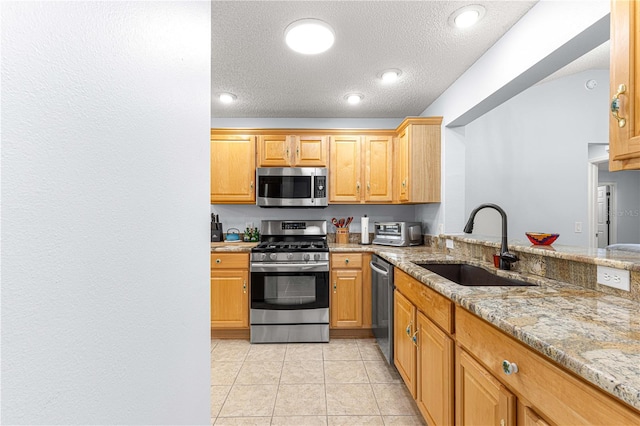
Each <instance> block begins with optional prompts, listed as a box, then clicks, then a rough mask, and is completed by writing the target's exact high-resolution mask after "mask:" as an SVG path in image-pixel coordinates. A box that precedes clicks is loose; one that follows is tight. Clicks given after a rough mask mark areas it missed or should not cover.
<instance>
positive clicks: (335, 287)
mask: <svg viewBox="0 0 640 426" xmlns="http://www.w3.org/2000/svg"><path fill="white" fill-rule="evenodd" d="M337 290H338V285H337V283H336V282H335V281H334V282H333V292H334V293H336V292H337Z"/></svg>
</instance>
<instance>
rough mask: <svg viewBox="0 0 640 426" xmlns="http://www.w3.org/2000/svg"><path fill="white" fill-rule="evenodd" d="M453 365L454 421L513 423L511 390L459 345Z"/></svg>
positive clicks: (459, 422)
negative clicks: (454, 366) (454, 391)
mask: <svg viewBox="0 0 640 426" xmlns="http://www.w3.org/2000/svg"><path fill="white" fill-rule="evenodd" d="M456 368H457V370H456V424H458V425H499V426H515V417H516V416H515V413H516V406H515V404H516V399H515V396H514V395H513V394H512V393H511V392H509V391H508V390H507V389H506V388H505V387H504V386H503V385H502V384H501V383H500V382H499V381H498V380H497V379H496V378H495V377H493V376H492V375H491V374H490V373H489V372H488V371H487V370H486V369H485V368H484V367H482V366H481V365H480V364H479V363H478V362H476V361H475V360H474V359H473V358H471V356H470V355H468V354H467V353H466V352H465V351H464V350H462V349H460V348H459V350H458V351H457V354H456Z"/></svg>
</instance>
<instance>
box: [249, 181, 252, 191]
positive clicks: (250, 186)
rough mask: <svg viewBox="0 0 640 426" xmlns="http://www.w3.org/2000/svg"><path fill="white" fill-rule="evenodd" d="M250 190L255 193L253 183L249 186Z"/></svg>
mask: <svg viewBox="0 0 640 426" xmlns="http://www.w3.org/2000/svg"><path fill="white" fill-rule="evenodd" d="M249 188H250V189H251V190H252V191H253V181H251V184H250V185H249Z"/></svg>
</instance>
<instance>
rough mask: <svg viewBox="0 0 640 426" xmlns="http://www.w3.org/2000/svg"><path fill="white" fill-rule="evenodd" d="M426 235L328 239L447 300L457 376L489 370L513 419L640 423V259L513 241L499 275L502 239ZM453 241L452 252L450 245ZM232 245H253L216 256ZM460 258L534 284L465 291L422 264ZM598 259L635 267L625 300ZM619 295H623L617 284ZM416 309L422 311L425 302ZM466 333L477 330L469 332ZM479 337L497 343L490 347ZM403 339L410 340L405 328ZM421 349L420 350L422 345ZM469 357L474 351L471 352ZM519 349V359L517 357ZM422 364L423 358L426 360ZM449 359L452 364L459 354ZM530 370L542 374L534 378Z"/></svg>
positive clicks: (338, 249) (216, 247) (220, 247)
mask: <svg viewBox="0 0 640 426" xmlns="http://www.w3.org/2000/svg"><path fill="white" fill-rule="evenodd" d="M427 240H428V245H427V246H421V247H411V248H390V247H382V246H361V245H359V244H345V245H338V244H330V252H331V253H332V254H336V253H342V254H348V253H376V254H378V255H379V256H381V257H383V258H385V259H387V260H388V261H390V262H391V263H392V264H394V265H395V267H396V270H397V271H399V274H398V275H400V276H405V278H404V279H405V281H407V282H409V283H410V285H413V286H414V287H415V286H416V284H418V285H419V287H416V291H417V293H418V294H424V295H428V296H430V297H431V296H433V295H435V296H436V297H442V298H443V300H445V301H446V302H447V303H448V304H449V305H448V306H449V311H448V313H449V315H450V318H449V320H448V321H449V323H448V325H447V323H444V324H445V326H444V327H443V326H442V323H440V322H438V321H433V319H434V318H431V320H432V321H431V322H432V323H434V324H436V325H437V326H438V330H439V331H440V332H442V331H444V332H445V333H444V334H446V336H445V337H446V338H448V339H451V340H450V342H452V344H453V342H455V344H453V345H454V346H455V353H456V359H455V364H456V368H457V370H456V376H458V377H457V378H456V379H457V380H460V378H461V376H462V375H463V374H467V372H468V371H470V370H469V368H470V366H473V367H474V368H478V369H481V371H482V372H483V373H482V374H483V375H484V376H483V377H489V378H490V381H491V382H492V383H494V384H497V385H498V386H499V389H502V391H505V392H507V394H508V395H510V396H509V397H508V398H507V399H506V401H507V402H508V404H509V401H511V402H510V404H511V407H512V408H509V409H507V412H508V413H507V417H508V416H512V417H513V418H514V419H515V418H516V417H518V418H520V416H522V417H526V416H529V417H526V418H527V419H529V418H536V417H531V416H540V417H541V418H543V419H545V418H546V419H547V420H548V421H550V422H553V423H555V422H557V423H560V424H562V423H564V424H568V423H571V422H575V421H578V420H579V419H583V420H584V419H585V418H586V419H588V420H589V421H588V422H590V423H594V422H595V423H597V422H598V420H597V419H601V420H602V421H603V422H604V423H610V424H613V423H616V422H617V424H632V423H634V422H635V423H637V422H638V421H640V420H639V419H640V358H639V357H640V355H638V353H640V350H639V348H640V334H638V331H637V330H638V329H640V314H638V312H640V301H639V300H638V294H639V293H640V291H639V287H640V256H638V255H637V254H629V253H622V252H615V253H614V252H606V251H605V250H597V251H595V250H594V251H589V250H582V249H578V248H575V247H565V246H560V245H558V246H556V247H553V248H546V249H545V248H536V247H530V245H529V244H528V243H524V242H518V241H512V242H511V244H510V246H509V249H510V250H511V251H513V252H515V253H517V254H518V256H519V257H520V261H519V262H518V263H517V264H516V265H514V271H511V272H508V271H496V270H495V267H494V266H493V263H492V262H490V260H491V258H492V256H493V254H495V253H496V251H497V249H498V248H499V240H498V239H492V238H486V237H480V236H475V235H471V236H469V235H464V236H459V235H454V236H444V235H441V236H439V237H431V238H430V237H428V238H427ZM447 240H449V244H447V243H446V241H447ZM451 242H452V243H453V247H454V248H453V249H452V248H446V247H447V246H451ZM229 250H233V251H248V250H249V249H248V248H246V247H239V246H232V245H229V244H227V245H224V244H212V255H215V254H217V253H219V252H224V251H229ZM455 261H458V262H460V261H463V262H467V263H471V264H473V265H477V266H482V267H485V268H487V269H491V270H493V271H494V272H497V273H498V274H500V275H504V276H516V277H518V278H520V279H524V280H525V281H528V282H530V283H532V284H535V286H530V287H464V286H460V285H457V284H455V283H453V282H451V281H449V280H447V279H444V278H441V277H440V276H438V275H436V274H434V273H431V272H429V271H427V270H425V269H423V268H421V267H419V266H418V265H416V263H425V262H443V263H447V262H448V263H451V262H455ZM596 265H604V266H610V267H617V268H621V269H627V270H629V271H630V274H631V291H630V292H628V293H627V294H626V297H620V296H624V294H622V293H621V292H620V293H619V294H616V295H614V294H606V293H604V291H607V290H604V291H600V290H603V289H601V288H597V289H596V284H595V273H594V274H593V275H592V274H590V272H591V271H592V270H595V266H596ZM580 268H582V269H580ZM396 291H397V290H396ZM615 292H619V291H617V290H612V293H615ZM405 296H406V295H405ZM409 296H411V295H409ZM634 299H635V300H634ZM417 302H419V301H417ZM416 311H417V314H420V315H421V314H422V313H421V312H420V309H419V308H418V309H416ZM426 316H427V317H429V313H426ZM428 319H429V318H428ZM403 327H404V325H403ZM467 329H472V330H473V332H468V333H467V332H465V330H467ZM478 333H481V335H483V336H486V338H487V339H486V341H487V342H489V341H491V342H493V343H494V345H493V346H491V347H484V346H482V344H483V342H482V341H478V338H477V335H478ZM474 336H476V337H475V338H474ZM397 337H398V338H404V339H406V336H403V335H402V333H401V335H400V336H397ZM406 340H408V339H406ZM483 340H484V339H483ZM400 343H402V342H400ZM415 345H416V346H417V347H418V348H417V349H416V350H417V351H418V352H419V351H420V349H419V347H420V345H421V342H417V343H416V344H415ZM396 346H397V345H396ZM492 351H497V353H495V354H493V352H492ZM501 351H504V352H503V353H501ZM469 353H471V354H472V355H473V356H472V357H467V358H468V359H467V358H465V356H466V355H465V354H469ZM514 354H515V356H518V355H520V357H517V358H512V359H509V357H512V356H514ZM493 355H495V357H493ZM418 358H419V355H418ZM494 358H495V359H494ZM503 358H504V359H503ZM414 359H415V358H414ZM505 360H509V361H510V362H512V363H514V364H518V366H519V368H520V372H519V373H515V374H513V375H506V374H504V373H503V372H502V368H503V367H502V363H503V361H505ZM414 362H417V363H418V365H419V364H420V360H419V359H418V360H417V361H414ZM449 362H450V365H451V368H454V367H453V365H454V359H453V355H451V356H450V359H449ZM463 367H466V368H463ZM418 370H419V368H418ZM415 371H416V369H415V367H414V374H415ZM531 371H534V372H535V375H537V376H536V377H540V379H539V380H532V379H531ZM452 373H453V372H452ZM451 377H453V374H452V375H451ZM545 381H547V383H545ZM450 385H451V386H450V389H451V392H453V390H452V389H453V388H454V387H455V389H456V396H455V398H454V397H453V394H451V398H450V401H449V407H450V410H453V407H454V399H455V404H457V405H460V404H461V403H462V398H463V397H465V395H464V394H459V392H461V391H462V389H463V386H461V383H459V382H456V383H455V386H453V384H450ZM541 385H544V387H543V388H541V387H540V386H541ZM414 386H415V385H414ZM417 387H418V390H417V392H415V394H414V397H415V398H416V399H417V402H418V406H419V407H420V409H421V411H422V412H423V415H424V416H425V418H428V416H429V414H428V411H427V412H425V409H424V405H421V400H420V397H421V395H422V394H421V392H420V390H419V388H420V381H419V380H418V384H417ZM620 401H622V402H620ZM509 410H511V411H512V412H511V411H509ZM516 411H517V413H516ZM455 413H456V414H455V415H456V416H460V415H463V413H464V406H459V407H456V411H455ZM509 413H511V414H509ZM598 413H599V414H598ZM450 415H453V411H451V413H450ZM594 415H595V416H596V417H593V416H594ZM583 416H584V417H583ZM598 416H601V417H598ZM612 416H614V417H612ZM615 416H620V417H615ZM585 421H586V420H585ZM612 422H613V423H612ZM621 422H622V423H621ZM625 422H626V423H625ZM604 423H603V424H604ZM507 424H512V423H511V422H507ZM513 424H515V423H513Z"/></svg>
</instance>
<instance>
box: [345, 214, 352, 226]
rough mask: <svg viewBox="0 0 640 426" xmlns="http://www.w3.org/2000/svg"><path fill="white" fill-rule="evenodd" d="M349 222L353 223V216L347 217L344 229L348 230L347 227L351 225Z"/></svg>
mask: <svg viewBox="0 0 640 426" xmlns="http://www.w3.org/2000/svg"><path fill="white" fill-rule="evenodd" d="M351 221H353V216H349V217H348V218H347V223H345V225H344V227H345V228H348V227H349V225H351Z"/></svg>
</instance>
